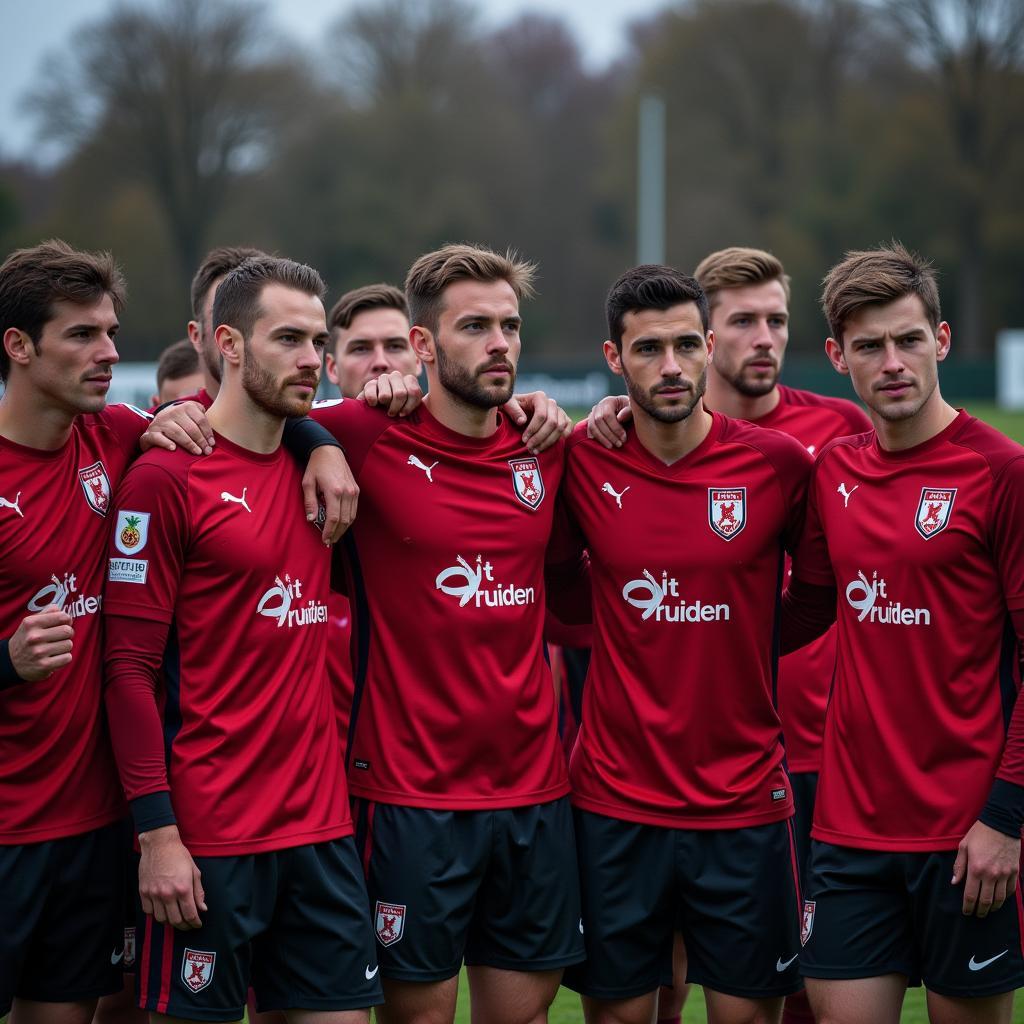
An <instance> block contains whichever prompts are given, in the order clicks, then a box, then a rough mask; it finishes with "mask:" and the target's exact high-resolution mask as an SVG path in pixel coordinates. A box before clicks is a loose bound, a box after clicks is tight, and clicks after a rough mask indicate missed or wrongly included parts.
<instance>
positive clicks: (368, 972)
mask: <svg viewBox="0 0 1024 1024" xmlns="http://www.w3.org/2000/svg"><path fill="white" fill-rule="evenodd" d="M379 970H380V964H377V966H376V967H374V969H373V970H372V971H371V970H370V965H369V964H367V965H366V970H365V971H364V972H363V973H364V974H365V975H366V980H367V981H371V980H372V979H373V978H376V977H377V972H378V971H379Z"/></svg>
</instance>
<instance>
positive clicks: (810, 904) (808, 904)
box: [800, 900, 814, 946]
mask: <svg viewBox="0 0 1024 1024" xmlns="http://www.w3.org/2000/svg"><path fill="white" fill-rule="evenodd" d="M813 931H814V900H804V919H803V921H802V922H801V924H800V945H801V946H806V945H807V940H808V939H809V938H810V937H811V932H813Z"/></svg>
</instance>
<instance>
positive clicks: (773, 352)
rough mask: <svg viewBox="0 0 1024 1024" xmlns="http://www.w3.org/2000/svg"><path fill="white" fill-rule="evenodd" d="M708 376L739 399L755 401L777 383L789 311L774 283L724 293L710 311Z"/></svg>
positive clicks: (784, 299) (778, 285)
mask: <svg viewBox="0 0 1024 1024" xmlns="http://www.w3.org/2000/svg"><path fill="white" fill-rule="evenodd" d="M711 327H712V329H713V330H714V332H715V368H714V372H715V373H717V374H718V376H719V377H722V378H723V379H724V380H725V381H726V382H727V383H729V384H730V385H732V387H733V388H735V390H736V391H738V392H739V393H740V394H741V395H746V396H747V397H749V398H759V397H760V396H761V395H766V394H768V392H769V391H771V390H772V388H774V387H775V385H776V384H777V383H778V380H779V372H780V371H781V369H782V357H783V355H784V354H785V351H786V342H787V341H789V309H788V308H787V306H786V292H785V290H784V289H783V287H782V284H781V282H779V281H763V282H762V283H761V284H751V285H746V286H745V287H743V288H724V289H722V290H721V291H719V292H718V293H717V294H716V295H715V305H714V306H713V307H712V310H711Z"/></svg>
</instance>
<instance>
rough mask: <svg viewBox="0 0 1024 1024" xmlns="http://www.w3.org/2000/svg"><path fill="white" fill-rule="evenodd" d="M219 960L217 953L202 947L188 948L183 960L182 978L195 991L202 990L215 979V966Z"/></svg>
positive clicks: (186, 985) (187, 986)
mask: <svg viewBox="0 0 1024 1024" xmlns="http://www.w3.org/2000/svg"><path fill="white" fill-rule="evenodd" d="M216 962H217V954H216V953H207V952H206V951H205V950H202V949H186V950H185V955H184V957H182V960H181V980H182V981H183V982H184V983H185V987H186V988H188V989H190V990H191V991H193V992H202V991H203V989H204V988H206V987H207V985H209V984H210V982H211V981H213V967H214V964H216Z"/></svg>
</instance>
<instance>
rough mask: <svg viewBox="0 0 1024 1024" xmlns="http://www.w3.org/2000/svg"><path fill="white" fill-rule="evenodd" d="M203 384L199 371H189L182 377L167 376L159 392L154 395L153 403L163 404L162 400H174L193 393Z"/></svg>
mask: <svg viewBox="0 0 1024 1024" xmlns="http://www.w3.org/2000/svg"><path fill="white" fill-rule="evenodd" d="M202 386H203V375H202V374H201V373H198V372H196V373H189V374H186V375H185V376H184V377H168V378H167V379H166V380H165V381H164V383H163V386H162V387H161V388H160V393H159V394H158V395H155V396H154V398H155V399H156V400H155V401H154V402H153V405H163V404H164V402H176V401H177V400H178V399H179V398H185V397H187V396H188V395H194V394H195V393H196V392H197V391H198V390H199V389H200V388H201V387H202Z"/></svg>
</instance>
